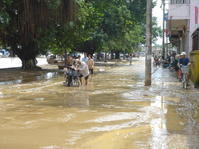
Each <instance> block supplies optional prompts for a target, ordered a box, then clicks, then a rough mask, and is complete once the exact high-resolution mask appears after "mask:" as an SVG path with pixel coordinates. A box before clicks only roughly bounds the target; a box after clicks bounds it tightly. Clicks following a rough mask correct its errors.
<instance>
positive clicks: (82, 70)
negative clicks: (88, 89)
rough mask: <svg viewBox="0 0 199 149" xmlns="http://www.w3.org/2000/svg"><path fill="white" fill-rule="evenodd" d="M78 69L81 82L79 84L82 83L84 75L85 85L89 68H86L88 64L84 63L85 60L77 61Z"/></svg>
mask: <svg viewBox="0 0 199 149" xmlns="http://www.w3.org/2000/svg"><path fill="white" fill-rule="evenodd" d="M78 65H79V66H78V70H79V72H80V76H79V78H80V82H81V85H82V77H84V79H85V85H87V84H88V78H89V69H88V65H87V64H86V63H85V62H81V61H78Z"/></svg>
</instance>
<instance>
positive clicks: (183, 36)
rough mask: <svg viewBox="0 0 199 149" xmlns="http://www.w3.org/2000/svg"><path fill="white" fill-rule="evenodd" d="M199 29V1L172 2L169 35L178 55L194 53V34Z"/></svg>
mask: <svg viewBox="0 0 199 149" xmlns="http://www.w3.org/2000/svg"><path fill="white" fill-rule="evenodd" d="M198 28H199V0H170V2H169V9H168V21H167V30H168V31H167V34H168V36H169V38H170V42H171V43H172V44H173V45H175V46H176V47H177V51H178V53H180V52H182V51H185V52H186V53H187V54H189V53H190V52H191V51H192V34H193V33H194V31H195V30H196V29H198Z"/></svg>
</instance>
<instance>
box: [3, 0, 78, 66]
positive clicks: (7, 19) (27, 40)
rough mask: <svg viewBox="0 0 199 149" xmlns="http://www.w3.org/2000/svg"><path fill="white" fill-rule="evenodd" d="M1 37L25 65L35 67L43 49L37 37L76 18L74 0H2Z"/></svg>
mask: <svg viewBox="0 0 199 149" xmlns="http://www.w3.org/2000/svg"><path fill="white" fill-rule="evenodd" d="M0 10H1V11H0V41H2V43H3V45H4V46H6V47H10V48H11V50H13V51H14V53H15V54H16V55H17V56H18V57H19V58H20V59H21V61H22V68H23V69H33V68H35V67H36V61H35V58H36V56H37V55H38V54H40V53H41V52H42V49H40V48H41V47H42V46H39V43H38V41H40V40H42V39H43V38H45V37H44V35H46V34H45V32H48V30H49V29H52V28H56V27H57V26H64V25H65V24H67V23H68V22H69V21H71V20H73V18H74V10H75V2H74V1H73V0H15V1H14V0H2V1H0Z"/></svg>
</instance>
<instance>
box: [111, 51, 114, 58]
mask: <svg viewBox="0 0 199 149" xmlns="http://www.w3.org/2000/svg"><path fill="white" fill-rule="evenodd" d="M111 59H114V52H113V51H111Z"/></svg>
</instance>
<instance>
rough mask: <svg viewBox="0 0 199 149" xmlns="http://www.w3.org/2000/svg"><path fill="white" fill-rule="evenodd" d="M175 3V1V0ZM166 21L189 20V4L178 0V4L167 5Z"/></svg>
mask: <svg viewBox="0 0 199 149" xmlns="http://www.w3.org/2000/svg"><path fill="white" fill-rule="evenodd" d="M175 2H177V0H175ZM168 17H169V18H168V19H171V20H187V19H189V18H190V4H189V3H188V2H187V1H183V0H179V1H178V3H174V2H173V3H171V4H170V5H169V14H168Z"/></svg>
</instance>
